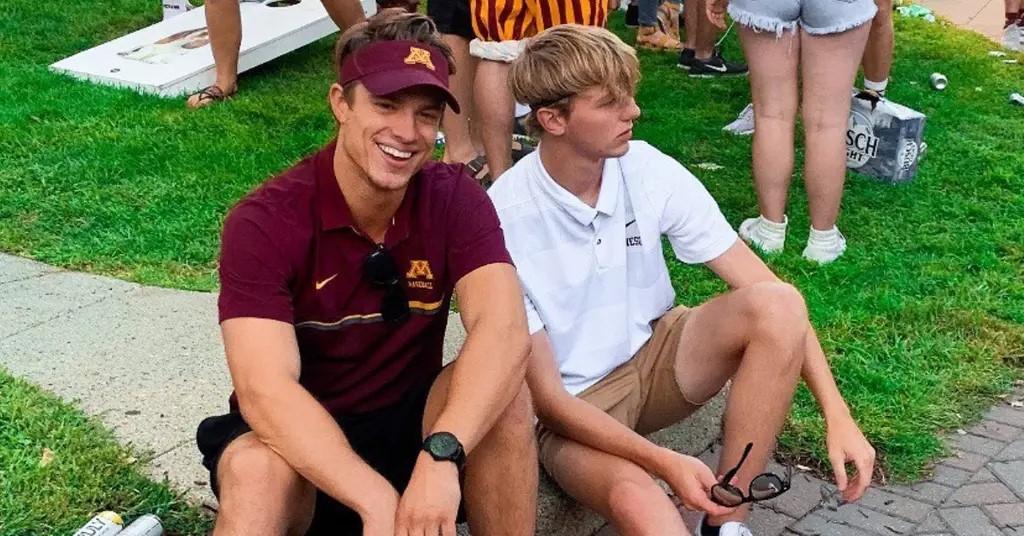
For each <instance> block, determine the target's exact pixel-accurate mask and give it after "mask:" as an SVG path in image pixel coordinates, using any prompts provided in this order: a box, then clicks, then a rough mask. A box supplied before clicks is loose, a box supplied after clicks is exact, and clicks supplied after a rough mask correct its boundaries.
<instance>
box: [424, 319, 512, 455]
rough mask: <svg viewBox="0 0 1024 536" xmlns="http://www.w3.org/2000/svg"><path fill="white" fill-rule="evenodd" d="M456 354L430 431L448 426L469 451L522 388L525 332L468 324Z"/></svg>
mask: <svg viewBox="0 0 1024 536" xmlns="http://www.w3.org/2000/svg"><path fill="white" fill-rule="evenodd" d="M467 331H468V333H469V335H468V336H467V337H466V342H465V344H463V346H462V351H461V352H460V353H459V357H458V358H457V359H456V360H455V363H454V364H453V365H452V367H454V368H453V370H452V379H451V383H450V384H449V387H448V401H447V403H446V404H445V406H444V409H443V410H442V411H441V414H440V415H439V416H438V418H437V420H436V421H435V423H434V426H433V427H432V428H431V430H428V433H432V432H449V433H451V434H454V435H455V437H457V438H458V439H459V442H460V443H462V446H463V448H464V449H465V450H466V452H467V453H469V452H472V450H473V449H474V448H475V447H476V445H477V444H478V443H480V440H481V439H483V437H484V436H485V435H486V434H487V431H488V430H490V429H491V427H492V426H493V425H494V423H495V422H496V421H497V419H498V417H499V416H500V415H501V413H502V412H503V411H505V408H506V407H508V405H509V404H510V403H511V402H512V399H513V398H515V396H516V394H518V393H519V391H520V390H521V389H522V386H523V378H524V377H525V375H526V357H527V355H528V352H529V338H527V337H525V336H522V337H517V336H514V335H511V334H514V333H517V332H522V333H523V335H525V330H505V329H501V328H496V327H492V326H487V325H483V324H482V323H481V324H478V325H476V326H471V327H470V328H469V329H468V330H467Z"/></svg>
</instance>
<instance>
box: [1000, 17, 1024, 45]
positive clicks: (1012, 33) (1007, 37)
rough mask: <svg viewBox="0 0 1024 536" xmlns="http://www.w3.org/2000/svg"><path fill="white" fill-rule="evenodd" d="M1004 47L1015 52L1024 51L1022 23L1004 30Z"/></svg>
mask: <svg viewBox="0 0 1024 536" xmlns="http://www.w3.org/2000/svg"><path fill="white" fill-rule="evenodd" d="M1003 46H1004V47H1005V48H1007V49H1009V50H1013V51H1015V52H1021V51H1024V27H1022V26H1021V25H1020V23H1016V24H1011V25H1009V26H1007V27H1006V28H1004V29H1003Z"/></svg>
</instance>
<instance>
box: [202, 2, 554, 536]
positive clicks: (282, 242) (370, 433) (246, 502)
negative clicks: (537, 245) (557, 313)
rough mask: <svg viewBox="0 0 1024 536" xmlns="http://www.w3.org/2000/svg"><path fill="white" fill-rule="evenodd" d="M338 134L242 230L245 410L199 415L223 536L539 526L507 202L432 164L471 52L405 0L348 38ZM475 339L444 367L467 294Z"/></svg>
mask: <svg viewBox="0 0 1024 536" xmlns="http://www.w3.org/2000/svg"><path fill="white" fill-rule="evenodd" d="M335 56H336V60H337V63H338V67H339V68H338V72H339V80H338V83H335V84H333V85H332V86H331V88H330V92H329V95H328V100H329V102H330V105H331V109H332V111H333V113H334V116H335V118H336V119H337V121H338V124H339V132H338V140H337V141H336V142H332V143H331V144H329V145H328V146H327V147H325V148H324V149H322V150H321V151H319V152H318V153H316V154H314V155H313V156H311V157H309V158H307V159H306V160H304V161H302V162H300V163H299V164H297V165H296V166H295V167H293V168H291V169H290V170H288V171H286V172H285V173H283V174H282V175H280V176H278V177H276V178H274V179H272V180H270V181H268V182H267V183H265V184H264V185H263V186H261V187H260V188H259V189H257V190H256V191H255V192H253V193H252V194H250V195H249V196H247V197H246V198H245V199H244V200H242V201H241V202H240V203H239V204H238V205H237V206H236V207H235V208H234V209H233V210H232V211H231V213H230V214H229V216H228V218H227V220H226V221H225V223H224V233H223V239H222V251H221V259H220V281H221V294H220V302H219V307H220V319H221V328H222V332H223V337H224V347H225V351H226V354H227V359H228V366H229V368H230V370H231V378H232V381H233V384H234V387H235V393H234V394H233V395H232V397H231V402H230V404H231V412H230V413H228V414H227V415H222V416H216V417H210V418H208V419H206V420H204V421H203V422H202V423H201V424H200V425H199V430H198V431H197V442H198V444H199V448H200V450H201V451H202V453H203V463H204V465H205V466H206V467H207V468H208V469H209V470H210V473H211V485H212V487H213V489H214V491H215V492H216V493H218V497H219V499H220V509H219V512H218V516H217V523H216V528H215V529H214V534H215V535H218V536H221V535H227V534H231V535H236V534H237V535H245V536H252V535H257V534H304V533H309V534H314V533H315V534H332V535H347V534H363V535H367V536H371V535H372V536H393V535H401V536H406V535H410V536H411V535H416V536H421V535H426V534H429V535H431V536H435V535H438V534H444V535H452V536H454V534H455V521H456V516H457V514H458V513H459V512H460V511H461V510H462V509H460V502H462V501H461V498H462V489H465V502H464V503H463V506H464V511H465V514H466V517H467V518H468V521H469V523H470V527H471V530H472V531H473V534H474V535H489V534H495V535H514V534H521V535H526V534H533V530H534V524H535V521H534V516H535V509H536V487H537V461H536V450H535V446H534V441H533V433H532V425H533V418H532V413H531V411H530V407H529V399H528V395H527V394H526V391H525V388H524V383H523V376H524V373H525V362H526V356H527V353H528V349H529V336H528V334H527V331H526V321H525V313H524V310H523V304H522V299H521V298H520V289H519V284H518V280H517V278H516V274H515V271H514V269H513V267H512V265H511V264H510V260H509V255H508V253H507V252H506V250H505V245H504V239H503V237H502V233H501V229H500V227H499V224H498V219H497V216H496V214H495V211H494V208H493V206H492V205H491V203H490V201H489V199H488V198H487V196H486V194H485V193H484V191H483V190H482V189H481V188H480V187H479V186H478V185H477V184H476V183H475V182H474V181H473V180H472V179H471V178H470V177H469V176H468V175H467V174H466V172H465V171H464V169H463V166H461V165H460V166H454V165H448V164H440V163H434V162H430V156H431V151H432V149H433V144H434V137H435V135H436V133H437V129H438V125H439V123H440V120H441V116H442V114H443V112H444V107H445V104H447V105H448V106H450V107H451V108H452V109H453V110H454V111H456V112H458V109H459V107H458V103H457V102H456V100H455V98H454V97H453V96H452V95H451V93H450V92H449V91H448V74H449V72H450V71H451V70H452V68H453V66H452V58H451V52H450V51H449V49H448V47H447V46H445V45H444V44H443V43H442V42H441V40H440V37H439V35H438V34H437V33H436V30H435V28H434V25H433V23H432V22H431V21H430V20H429V19H428V18H426V17H424V16H422V15H419V14H410V13H400V12H397V11H395V10H386V11H383V12H381V13H380V14H378V15H377V16H375V17H373V18H371V19H370V20H368V21H367V22H366V23H363V24H360V25H357V26H354V27H353V28H351V29H350V30H349V31H347V32H346V33H345V34H344V35H342V36H341V38H340V40H339V43H338V47H337V51H336V53H335ZM453 291H454V292H456V293H457V294H458V296H459V312H460V315H461V317H462V322H463V324H464V325H465V327H466V331H467V333H468V335H467V338H466V342H465V344H464V345H463V347H462V350H461V352H460V353H459V356H458V359H457V360H456V361H455V362H454V364H452V365H451V366H448V367H445V368H442V363H441V349H442V342H443V339H444V332H445V326H446V322H447V319H448V310H449V307H448V306H449V302H450V300H451V296H452V293H453Z"/></svg>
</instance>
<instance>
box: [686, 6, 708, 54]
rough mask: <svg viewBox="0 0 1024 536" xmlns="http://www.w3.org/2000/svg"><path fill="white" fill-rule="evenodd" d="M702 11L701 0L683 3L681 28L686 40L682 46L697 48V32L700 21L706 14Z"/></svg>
mask: <svg viewBox="0 0 1024 536" xmlns="http://www.w3.org/2000/svg"><path fill="white" fill-rule="evenodd" d="M703 13H704V2H703V0H690V2H688V3H687V2H684V3H683V28H684V29H685V31H686V41H685V42H684V44H683V46H684V47H686V48H688V49H690V50H696V49H697V32H699V31H700V21H701V19H703V18H704V17H707V15H702V14H703Z"/></svg>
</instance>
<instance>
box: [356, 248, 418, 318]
mask: <svg viewBox="0 0 1024 536" xmlns="http://www.w3.org/2000/svg"><path fill="white" fill-rule="evenodd" d="M363 277H365V278H366V279H367V280H369V281H370V284H371V285H373V286H375V287H380V288H383V289H384V298H383V299H382V300H381V304H380V316H381V317H382V318H383V319H384V321H385V322H391V323H394V324H400V323H402V322H404V321H405V320H406V319H407V318H409V298H408V296H406V294H405V290H404V289H403V288H402V278H401V275H400V274H399V273H398V267H397V266H395V259H393V258H392V257H391V253H389V252H388V250H386V249H384V245H383V244H378V245H377V247H375V248H374V249H373V251H371V252H370V254H369V255H367V256H366V258H365V259H363Z"/></svg>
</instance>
